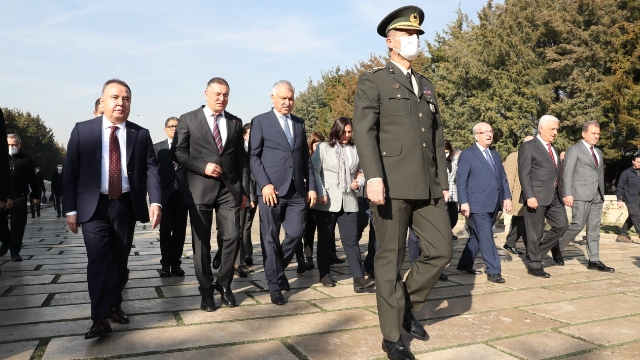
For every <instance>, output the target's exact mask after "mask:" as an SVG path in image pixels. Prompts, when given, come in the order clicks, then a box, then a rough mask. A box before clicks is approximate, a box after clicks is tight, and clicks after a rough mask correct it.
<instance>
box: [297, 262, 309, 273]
mask: <svg viewBox="0 0 640 360" xmlns="http://www.w3.org/2000/svg"><path fill="white" fill-rule="evenodd" d="M296 262H297V263H298V268H297V269H296V273H298V274H304V273H305V272H306V271H307V263H306V262H305V261H304V259H303V258H299V259H298V260H297V261H296Z"/></svg>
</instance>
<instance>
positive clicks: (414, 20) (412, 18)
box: [409, 13, 420, 26]
mask: <svg viewBox="0 0 640 360" xmlns="http://www.w3.org/2000/svg"><path fill="white" fill-rule="evenodd" d="M409 21H411V22H412V23H414V24H416V25H418V26H419V24H420V17H419V16H418V14H417V13H414V14H411V16H410V17H409Z"/></svg>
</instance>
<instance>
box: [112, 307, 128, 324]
mask: <svg viewBox="0 0 640 360" xmlns="http://www.w3.org/2000/svg"><path fill="white" fill-rule="evenodd" d="M107 317H108V318H109V319H111V320H113V322H114V323H116V324H123V325H124V324H128V323H129V315H127V313H125V312H124V311H122V308H121V307H120V305H118V306H114V307H112V308H111V309H109V316H107Z"/></svg>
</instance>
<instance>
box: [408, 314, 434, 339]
mask: <svg viewBox="0 0 640 360" xmlns="http://www.w3.org/2000/svg"><path fill="white" fill-rule="evenodd" d="M402 328H403V329H404V331H406V332H408V333H409V334H411V335H413V336H415V337H416V339H420V340H427V339H428V338H429V335H427V331H426V330H425V329H424V327H423V326H422V324H420V322H419V321H418V320H416V318H415V317H414V316H413V313H412V312H411V309H406V310H405V311H404V319H402Z"/></svg>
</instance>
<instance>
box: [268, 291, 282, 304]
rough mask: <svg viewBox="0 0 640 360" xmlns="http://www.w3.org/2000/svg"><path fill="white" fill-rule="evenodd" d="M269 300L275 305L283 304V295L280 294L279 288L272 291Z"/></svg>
mask: <svg viewBox="0 0 640 360" xmlns="http://www.w3.org/2000/svg"><path fill="white" fill-rule="evenodd" d="M271 302H272V303H274V304H276V305H284V296H282V291H280V290H276V291H272V292H271Z"/></svg>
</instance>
